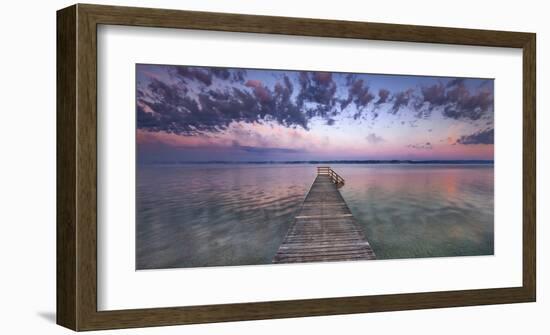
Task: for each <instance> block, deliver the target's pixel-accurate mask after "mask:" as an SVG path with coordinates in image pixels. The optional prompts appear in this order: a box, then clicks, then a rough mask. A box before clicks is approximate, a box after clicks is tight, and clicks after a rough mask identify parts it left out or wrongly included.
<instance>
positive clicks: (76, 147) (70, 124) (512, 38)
mask: <svg viewBox="0 0 550 335" xmlns="http://www.w3.org/2000/svg"><path fill="white" fill-rule="evenodd" d="M99 24H113V25H128V26H143V27H165V28H182V29H202V30H217V31H230V32H249V33H268V34H285V35H303V36H317V37H338V38H355V39H371V40H386V41H402V42H422V43H446V44H460V45H476V46H492V47H510V48H521V49H523V127H524V128H523V285H522V286H521V287H510V288H495V289H479V290H462V291H445V292H428V293H408V294H389V295H372V296H358V297H341V298H322V299H307V300H290V301H274V302H255V303H239V304H221V305H207V306H189V307H167V308H150V309H132V310H116V311H98V310H97V238H96V234H97V223H96V219H97V123H96V121H97V115H96V111H97V82H96V76H97V68H96V67H97V40H96V38H97V35H96V34H97V25H99ZM535 36H536V35H535V34H532V33H520V32H504V31H489V30H474V29H457V28H442V27H424V26H411V25H396V24H381V23H365V22H349V21H334V20H317V19H303V18H285V17H270V16H256V15H240V14H221V13H207V12H190V11H178V10H166V9H149V8H131V7H114V6H98V5H74V6H71V7H68V8H65V9H62V10H60V11H58V13H57V323H58V324H60V325H62V326H65V327H68V328H70V329H73V330H96V329H111V328H127V327H147V326H164V325H176V324H191V323H204V322H221V321H237V320H257V319H270V318H286V317H301V316H312V315H333V314H347V313H365V312H382V311H395V310H410V309H421V308H441V307H453V306H471V305H486V304H501V303H515V302H528V301H535V297H536V271H535V262H536V246H535V216H536V207H535V203H536V167H535V163H536V153H535V145H536V144H535V138H536V136H535V101H536V98H535V87H536V79H535V64H536V57H535V54H536V51H535Z"/></svg>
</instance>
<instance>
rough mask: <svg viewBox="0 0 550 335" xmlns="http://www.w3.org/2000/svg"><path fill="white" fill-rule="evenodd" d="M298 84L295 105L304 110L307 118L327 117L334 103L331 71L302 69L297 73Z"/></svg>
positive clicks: (334, 87)
mask: <svg viewBox="0 0 550 335" xmlns="http://www.w3.org/2000/svg"><path fill="white" fill-rule="evenodd" d="M298 84H299V85H300V91H299V93H298V96H297V98H296V104H297V107H298V108H300V109H303V110H305V112H306V113H307V115H308V117H309V118H312V117H315V116H321V117H324V118H327V117H329V115H330V112H332V111H333V109H334V107H335V103H336V99H335V94H336V83H335V82H334V80H333V78H332V73H330V72H306V71H302V72H300V73H299V75H298Z"/></svg>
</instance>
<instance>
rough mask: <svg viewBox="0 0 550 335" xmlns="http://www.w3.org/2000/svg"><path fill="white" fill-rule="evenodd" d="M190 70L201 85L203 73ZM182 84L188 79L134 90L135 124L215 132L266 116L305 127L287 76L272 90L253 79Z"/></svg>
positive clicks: (187, 132)
mask: <svg viewBox="0 0 550 335" xmlns="http://www.w3.org/2000/svg"><path fill="white" fill-rule="evenodd" d="M192 73H193V74H192V75H189V76H191V77H193V79H192V80H193V81H194V82H198V83H205V78H206V77H204V78H203V77H200V78H199V77H197V76H196V73H197V72H192ZM201 73H205V72H201ZM220 75H222V76H226V75H224V74H220ZM188 81H189V79H188ZM187 85H188V82H178V83H173V84H167V83H165V82H163V81H161V80H157V79H151V81H150V82H149V84H148V85H147V87H146V88H145V89H143V90H146V92H142V90H141V89H140V90H138V92H139V91H141V92H140V93H138V94H137V104H136V105H137V106H136V109H137V110H136V113H137V120H138V128H140V129H147V130H150V131H166V132H170V133H175V134H183V135H193V134H197V133H200V132H218V131H220V130H223V129H226V128H227V126H228V125H229V124H230V123H231V122H232V121H237V122H239V121H243V122H247V123H254V122H259V121H261V120H266V119H269V120H274V121H276V122H277V123H279V124H281V125H285V126H301V127H303V128H304V129H307V123H308V119H307V117H306V115H305V114H304V113H303V112H302V111H301V109H300V108H299V107H298V106H297V105H296V103H294V102H292V101H291V99H290V97H291V95H292V85H291V83H290V81H289V80H284V81H283V83H282V84H279V85H278V86H276V87H275V89H274V91H271V90H270V89H269V88H267V87H266V86H264V85H263V84H262V83H261V82H260V81H253V80H249V81H247V82H246V84H245V85H243V86H238V85H228V86H226V87H223V88H203V89H202V90H201V91H199V92H197V93H196V94H188V93H189V90H188V89H187ZM146 110H149V111H152V112H151V113H147V112H146Z"/></svg>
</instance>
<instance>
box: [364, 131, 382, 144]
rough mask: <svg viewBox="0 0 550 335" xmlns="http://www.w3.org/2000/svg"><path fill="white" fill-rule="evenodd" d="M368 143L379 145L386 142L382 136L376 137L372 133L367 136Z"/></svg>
mask: <svg viewBox="0 0 550 335" xmlns="http://www.w3.org/2000/svg"><path fill="white" fill-rule="evenodd" d="M367 142H369V143H371V144H378V143H381V142H384V139H383V138H382V137H381V136H378V135H376V134H375V133H370V134H368V135H367Z"/></svg>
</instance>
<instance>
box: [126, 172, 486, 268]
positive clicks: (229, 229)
mask: <svg viewBox="0 0 550 335" xmlns="http://www.w3.org/2000/svg"><path fill="white" fill-rule="evenodd" d="M334 169H335V170H336V171H337V172H338V173H339V174H341V175H342V176H343V177H344V178H345V179H346V185H345V186H344V187H343V188H341V189H340V190H341V192H342V195H343V196H344V198H345V199H346V201H347V203H348V205H349V207H350V209H351V211H352V212H353V214H354V215H355V217H356V218H357V220H358V221H359V222H360V223H361V225H362V226H363V228H364V229H365V232H366V233H367V236H368V239H369V242H370V243H371V245H372V246H373V248H374V250H375V252H376V254H377V257H378V258H379V259H388V258H404V257H435V256H453V255H480V254H492V253H493V167H492V166H469V165H468V166H464V165H457V166H417V165H335V166H334ZM314 178H315V166H313V165H232V166H229V165H219V166H216V165H182V166H174V165H167V166H160V165H159V166H139V167H138V171H137V197H136V206H137V213H136V217H137V226H136V232H137V236H136V256H137V257H136V258H137V268H138V269H147V268H170V267H197V266H216V265H246V264H268V263H271V260H272V258H273V255H274V254H275V252H276V251H277V249H278V247H279V245H280V243H281V241H282V240H283V238H284V236H285V234H286V232H287V230H288V228H289V226H290V224H291V222H292V218H293V216H294V215H295V213H296V212H297V210H298V209H299V206H300V204H301V201H302V200H303V198H304V197H305V193H306V192H307V191H308V189H309V186H310V185H311V183H312V182H313V179H314Z"/></svg>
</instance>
